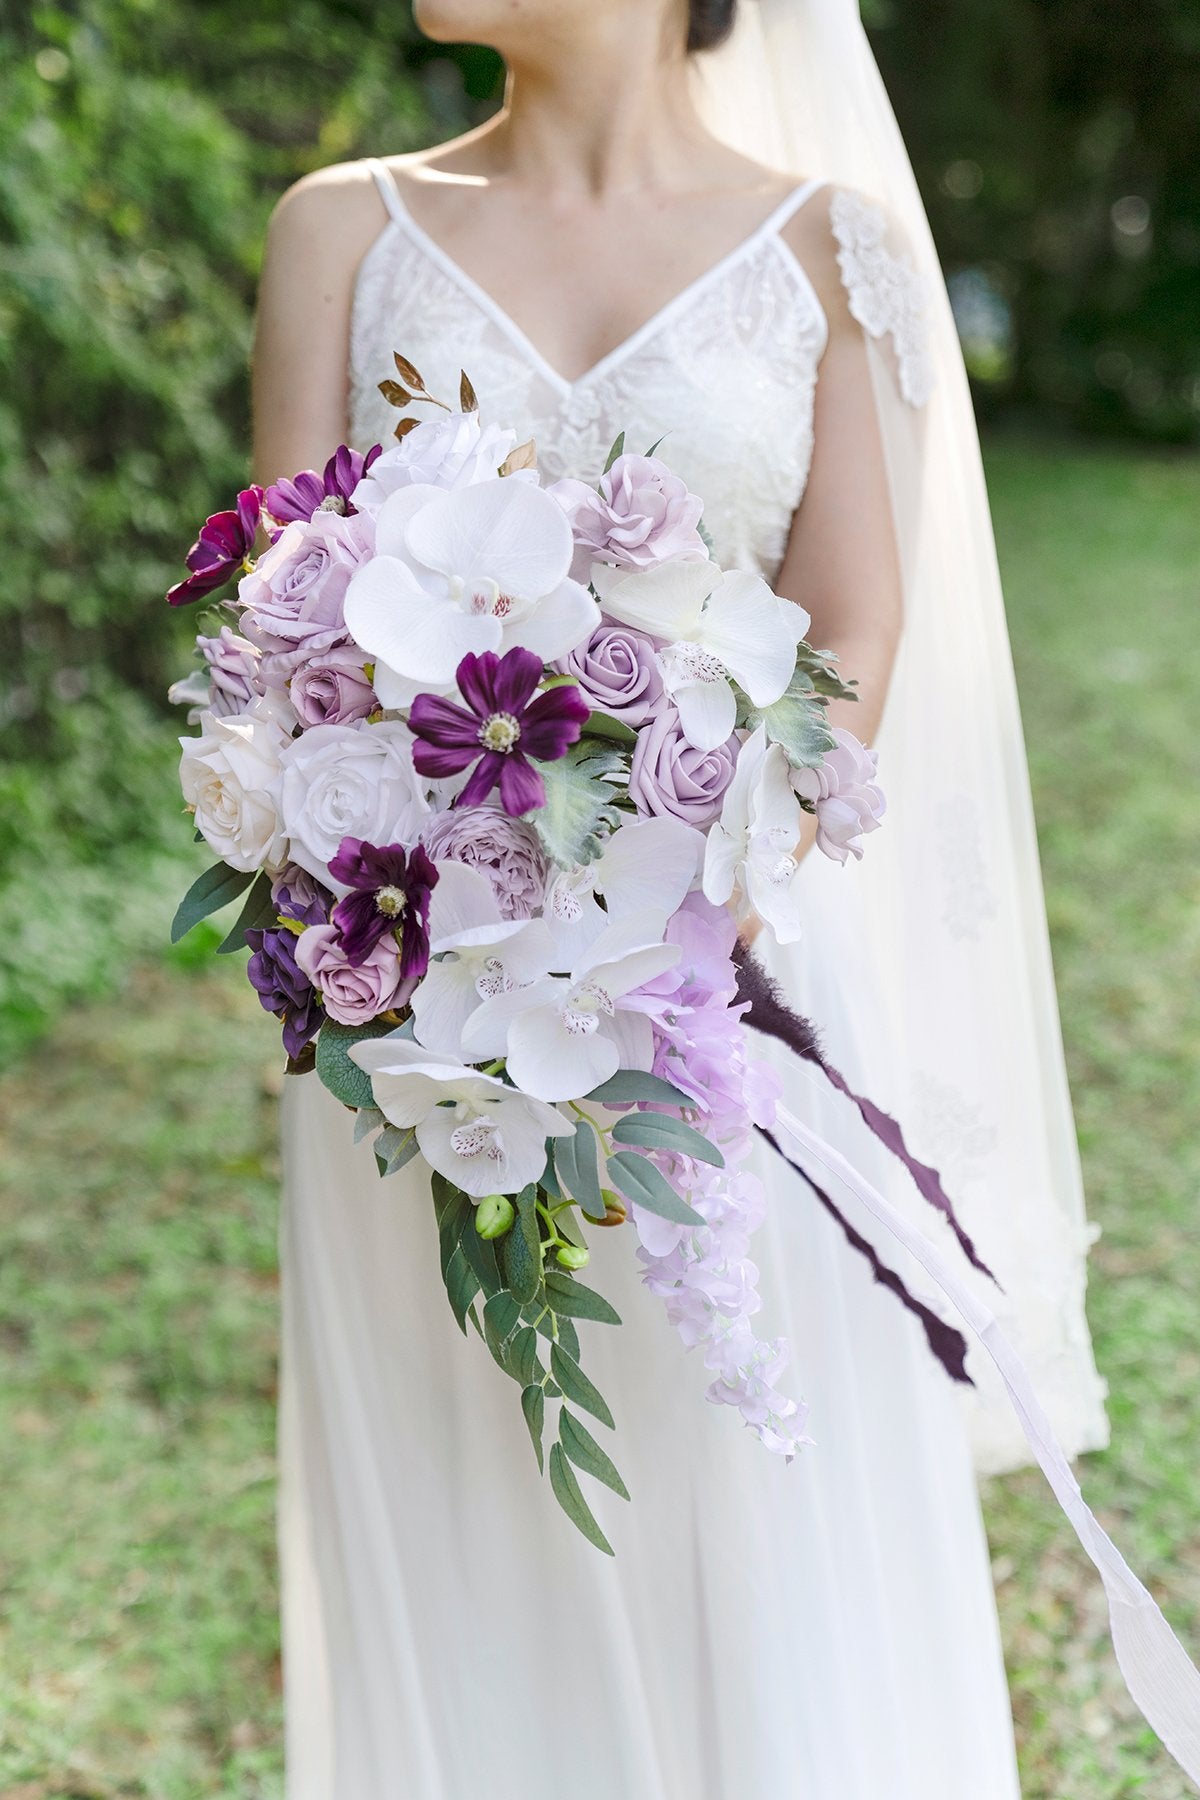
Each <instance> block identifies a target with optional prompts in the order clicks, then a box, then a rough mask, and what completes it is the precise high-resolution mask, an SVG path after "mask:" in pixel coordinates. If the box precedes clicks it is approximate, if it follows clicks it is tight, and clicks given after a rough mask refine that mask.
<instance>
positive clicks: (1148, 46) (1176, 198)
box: [0, 0, 1200, 1800]
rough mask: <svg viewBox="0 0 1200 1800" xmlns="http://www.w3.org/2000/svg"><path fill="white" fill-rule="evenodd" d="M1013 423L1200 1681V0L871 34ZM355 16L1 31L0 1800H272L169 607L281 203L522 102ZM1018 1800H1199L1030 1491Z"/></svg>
mask: <svg viewBox="0 0 1200 1800" xmlns="http://www.w3.org/2000/svg"><path fill="white" fill-rule="evenodd" d="M869 18H870V23H871V28H872V35H873V40H874V43H875V47H876V50H877V53H878V55H879V58H880V61H881V64H882V66H883V69H884V73H885V76H886V78H887V80H888V83H889V86H890V89H891V92H892V94H893V98H894V100H895V103H896V106H897V111H898V113H899V115H900V118H901V123H902V125H903V127H904V129H905V132H906V135H907V137H908V141H909V144H910V147H911V149H912V153H913V157H914V161H915V163H916V166H917V170H918V174H919V177H920V179H921V182H922V187H923V190H924V193H925V196H926V201H927V204H928V206H929V210H930V214H931V217H932V219H933V223H934V229H935V233H936V235H937V238H938V241H939V245H940V248H941V251H942V256H943V261H944V264H945V266H946V269H947V273H948V276H949V277H950V280H951V287H952V293H953V295H954V299H955V304H956V309H957V312H958V315H959V320H960V326H961V329H962V334H963V339H964V346H965V348H966V351H967V355H968V362H969V365H970V367H971V370H972V374H973V376H974V378H975V382H976V394H977V401H978V405H979V410H980V415H981V419H982V420H983V423H984V426H985V446H986V451H987V461H988V472H989V481H990V485H991V490H992V496H993V503H994V506H995V512H996V521H997V531H998V536H999V542H1000V551H1001V562H1002V565H1003V570H1004V575H1005V580H1006V588H1007V593H1008V600H1009V611H1010V621H1011V625H1012V632H1013V643H1014V652H1015V655H1016V660H1017V667H1018V677H1019V681H1020V687H1021V695H1022V703H1023V708H1024V713H1025V722H1026V730H1027V734H1028V738H1029V744H1030V752H1031V762H1032V770H1033V779H1034V789H1035V798H1036V803H1037V810H1038V819H1039V829H1040V834H1041V843H1042V852H1043V858H1044V863H1045V869H1046V877H1047V892H1048V900H1049V907H1050V917H1051V929H1052V933H1053V939H1054V950H1055V958H1056V966H1057V970H1058V975H1059V982H1060V989H1061V993H1062V1000H1063V1019H1064V1031H1065V1036H1066V1042H1067V1050H1068V1057H1069V1061H1070V1068H1071V1076H1072V1085H1073V1090H1074V1094H1075V1103H1076V1112H1077V1117H1078V1122H1079V1128H1080V1136H1081V1142H1082V1146H1083V1152H1084V1160H1085V1172H1086V1176H1087V1182H1088V1190H1089V1199H1090V1206H1091V1210H1092V1214H1093V1216H1094V1217H1095V1218H1097V1219H1098V1220H1099V1221H1100V1223H1101V1224H1102V1225H1103V1228H1104V1235H1103V1237H1102V1239H1101V1241H1100V1243H1099V1245H1098V1246H1097V1249H1096V1251H1095V1252H1094V1255H1093V1264H1092V1268H1093V1275H1092V1285H1091V1290H1090V1300H1089V1310H1090V1315H1091V1319H1092V1324H1093V1329H1094V1332H1095V1337H1096V1348H1097V1356H1098V1360H1099V1363H1100V1366H1101V1369H1102V1371H1103V1372H1104V1374H1105V1375H1106V1376H1107V1377H1108V1379H1109V1381H1110V1383H1111V1384H1112V1389H1113V1399H1112V1405H1111V1412H1112V1418H1113V1425H1114V1433H1115V1439H1116V1448H1115V1449H1114V1450H1112V1451H1110V1452H1106V1453H1104V1454H1101V1455H1095V1456H1091V1457H1088V1458H1087V1459H1085V1461H1084V1463H1083V1466H1082V1469H1081V1474H1082V1478H1083V1480H1084V1485H1085V1489H1086V1491H1087V1493H1088V1494H1089V1497H1090V1498H1091V1499H1092V1501H1093V1504H1095V1505H1096V1506H1097V1507H1098V1509H1099V1510H1100V1512H1101V1515H1102V1517H1103V1518H1104V1520H1105V1522H1106V1524H1108V1525H1109V1526H1110V1528H1112V1529H1113V1530H1114V1531H1115V1533H1116V1535H1117V1537H1118V1539H1119V1541H1120V1542H1121V1543H1122V1545H1123V1546H1124V1547H1125V1548H1126V1550H1127V1551H1128V1552H1129V1553H1130V1555H1131V1557H1132V1559H1133V1560H1134V1562H1135V1563H1136V1564H1137V1566H1138V1567H1139V1568H1140V1569H1141V1570H1142V1572H1143V1573H1144V1574H1145V1575H1146V1577H1147V1579H1148V1581H1149V1583H1150V1585H1151V1587H1152V1588H1154V1589H1155V1591H1156V1592H1157V1593H1159V1594H1160V1596H1162V1597H1166V1598H1168V1599H1169V1601H1170V1603H1171V1604H1170V1607H1169V1610H1170V1611H1171V1614H1172V1617H1173V1620H1174V1622H1175V1623H1176V1624H1177V1626H1178V1627H1179V1628H1180V1629H1181V1630H1182V1631H1183V1633H1184V1636H1185V1641H1188V1642H1189V1643H1190V1645H1191V1647H1192V1649H1193V1651H1194V1652H1196V1653H1197V1654H1200V1458H1198V1457H1197V1449H1198V1448H1200V1403H1198V1401H1197V1387H1198V1382H1197V1377H1198V1376H1200V1323H1198V1321H1200V1306H1198V1304H1197V1302H1198V1300H1200V1238H1198V1235H1197V1233H1196V1229H1195V1225H1196V1194H1197V1178H1198V1175H1200V1141H1198V1136H1197V1131H1196V1125H1195V1120H1196V1118H1197V1116H1200V1075H1198V1069H1200V1057H1198V1052H1200V1019H1198V1016H1197V1005H1196V999H1195V996H1196V993H1197V991H1198V982H1197V977H1198V976H1200V923H1198V920H1200V913H1198V911H1197V906H1196V902H1197V899H1198V898H1200V853H1198V851H1197V844H1198V842H1200V750H1198V749H1197V736H1196V732H1195V728H1194V720H1195V715H1196V699H1197V695H1198V694H1200V648H1198V647H1197V634H1196V631H1195V628H1194V614H1195V602H1196V595H1197V587H1198V584H1200V480H1198V476H1200V455H1198V450H1200V100H1198V98H1197V96H1198V95H1200V4H1198V0H1152V3H1151V0H1105V3H1104V4H1103V5H1100V4H1097V3H1096V0H1092V3H1089V0H886V3H885V0H875V4H874V5H873V6H872V7H871V8H870V13H869ZM496 93H497V69H496V65H495V63H494V61H493V59H492V58H490V57H489V56H488V55H487V54H486V53H482V52H477V51H465V50H464V51H460V52H454V53H452V54H447V53H446V52H445V51H443V50H440V49H435V48H434V47H432V46H428V45H424V44H422V43H421V42H420V41H419V40H418V38H417V34H416V33H415V30H414V28H413V26H412V23H411V19H410V17H409V11H408V8H407V6H405V5H403V4H401V3H400V0H397V3H396V4H395V5H393V6H390V7H387V8H383V7H380V6H379V5H378V4H376V0H289V3H288V4H287V5H284V4H282V3H281V0H259V4H257V5H255V6H254V7H252V8H247V7H246V6H244V5H237V6H235V5H234V4H232V0H204V3H203V4H200V3H199V0H78V3H76V4H72V5H62V6H52V5H46V6H38V5H33V6H28V7H26V6H17V7H16V8H14V6H13V4H12V0H8V4H6V5H5V4H0V542H2V543H3V556H2V558H0V1071H3V1072H2V1073H0V1443H3V1445H4V1452H5V1457H4V1460H5V1479H4V1482H3V1486H2V1487H0V1800H100V1797H101V1796H103V1797H105V1800H108V1797H110V1796H142V1797H147V1800H149V1797H152V1800H197V1797H199V1796H209V1795H213V1796H216V1795H220V1796H227V1797H229V1800H257V1797H260V1796H261V1797H262V1800H268V1797H269V1796H272V1795H277V1794H278V1792H279V1779H278V1777H279V1766H280V1758H279V1731H278V1725H279V1721H278V1682H277V1664H276V1626H275V1617H274V1606H275V1597H274V1588H273V1583H274V1570H273V1543H272V1520H271V1506H272V1478H273V1469H272V1460H271V1458H272V1431H273V1399H274V1353H275V1290H274V1268H275V1251H274V1229H275V1216H274V1215H275V1177H276V1169H275V1160H274V1147H273V1121H272V1100H273V1097H274V1091H275V1088H276V1087H277V1083H278V1077H277V1073H276V1067H277V1064H276V1054H275V1043H274V1032H273V1028H272V1027H271V1025H270V1022H269V1021H268V1020H266V1019H265V1018H264V1016H263V1015H262V1014H261V1013H260V1012H259V1011H258V1009H257V1006H256V1004H255V1003H254V997H253V995H252V994H250V993H249V991H248V990H246V989H244V984H243V983H241V982H240V981H239V978H238V972H237V971H236V970H235V969H232V968H230V967H229V966H227V965H216V964H213V963H211V962H210V959H209V955H208V952H209V951H210V950H211V948H212V945H213V943H214V941H215V936H216V934H215V933H209V934H208V935H207V936H206V935H205V933H204V932H203V931H201V932H198V933H196V934H194V935H193V938H191V939H189V940H187V942H186V944H185V945H184V946H181V947H180V948H179V949H177V950H176V951H174V952H171V953H166V952H164V950H163V948H162V943H163V939H164V937H165V932H166V924H167V921H168V919H169V916H170V911H171V908H172V906H173V902H174V899H175V897H176V895H177V893H178V891H179V889H180V887H181V885H182V882H183V880H184V879H185V878H186V875H187V873H188V872H189V870H190V869H192V868H193V866H195V865H194V861H193V859H194V856H195V854H196V853H195V852H194V851H193V849H192V847H191V845H190V842H189V839H190V833H189V832H188V831H187V830H186V828H185V821H184V820H183V818H182V817H181V814H180V811H179V807H178V800H177V790H176V789H175V786H174V762H175V755H174V752H173V736H172V733H173V731H174V730H177V729H178V722H177V721H176V720H172V719H171V718H170V717H169V715H168V713H167V711H166V708H165V705H164V701H163V695H164V692H165V688H166V685H167V683H168V680H169V679H171V678H172V677H173V676H174V675H176V674H177V673H179V672H180V670H181V669H182V667H183V666H184V665H185V662H186V651H187V644H188V622H187V621H186V620H185V621H182V622H181V621H180V620H179V619H178V618H175V617H172V616H171V615H169V614H168V612H167V609H166V608H165V607H164V606H163V605H162V604H161V595H162V593H163V592H164V590H165V589H166V587H167V586H168V584H169V583H170V582H171V581H173V580H175V579H176V578H177V577H178V575H179V573H180V556H179V552H180V549H181V547H184V546H186V544H187V543H188V542H189V541H190V539H191V537H192V535H193V534H194V530H195V527H196V526H197V524H198V523H199V521H200V520H202V519H203V517H204V516H205V514H206V513H208V512H210V511H212V510H214V509H215V508H216V507H217V506H220V505H224V504H226V503H227V501H228V498H229V496H230V495H231V494H232V493H233V492H235V491H236V489H237V487H238V486H239V485H240V482H241V481H242V479H243V478H244V463H245V447H246V443H247V433H248V404H247V382H246V360H247V352H248V347H249V339H250V329H251V308H252V303H253V292H254V282H255V275H256V269H257V263H258V258H259V256H260V253H261V246H262V241H263V233H264V229H265V223H266V218H267V215H268V212H269V210H270V207H271V204H272V203H273V200H274V199H275V197H276V196H277V195H278V193H279V192H280V191H281V190H282V189H283V188H284V187H285V186H286V185H287V184H288V183H289V182H290V181H292V180H294V179H295V178H296V176H298V175H299V174H301V173H303V172H304V171H306V170H308V169H311V168H314V167H317V166H319V165H321V164H323V163H326V162H330V161H336V160H340V159H342V158H345V157H349V156H355V155H359V154H363V153H366V152H372V153H384V154H387V153H391V152H395V151H400V150H405V149H409V148H413V147H415V146H417V145H419V144H421V143H423V142H427V141H429V140H430V139H431V138H433V137H435V136H444V135H448V134H450V133H452V132H453V131H455V130H457V129H459V128H461V127H462V126H463V125H465V124H467V123H469V122H471V121H472V120H474V119H475V118H477V117H480V116H482V115H483V114H484V113H485V112H486V111H487V110H489V109H490V107H491V106H492V105H493V104H494V100H495V96H496ZM986 1498H987V1510H988V1523H989V1530H990V1533H991V1540H992V1545H993V1552H994V1559H995V1573H996V1578H997V1586H998V1592H999V1595H1000V1600H1001V1606H1002V1612H1003V1618H1004V1626H1005V1641H1006V1653H1007V1656H1008V1662H1009V1671H1010V1676H1011V1680H1012V1685H1013V1691H1014V1697H1015V1704H1016V1709H1017V1715H1018V1723H1019V1729H1020V1736H1021V1744H1022V1758H1023V1764H1024V1774H1025V1784H1026V1794H1027V1800H1123V1797H1125V1796H1135V1795H1137V1796H1142V1797H1143V1800H1175V1797H1176V1796H1182V1795H1184V1794H1185V1793H1186V1791H1187V1790H1186V1787H1185V1785H1184V1783H1183V1779H1182V1777H1177V1776H1176V1775H1175V1774H1174V1773H1173V1771H1172V1769H1171V1768H1170V1767H1168V1766H1167V1764H1166V1759H1165V1758H1164V1757H1163V1756H1162V1755H1161V1754H1160V1753H1159V1752H1158V1751H1157V1749H1156V1747H1155V1745H1154V1742H1153V1739H1152V1738H1151V1736H1150V1734H1149V1733H1147V1732H1146V1731H1144V1730H1143V1729H1140V1728H1139V1726H1138V1724H1137V1723H1136V1721H1135V1719H1134V1716H1133V1715H1132V1710H1131V1708H1130V1706H1129V1705H1128V1703H1127V1702H1126V1701H1125V1699H1124V1696H1123V1690H1122V1689H1121V1687H1120V1683H1119V1680H1118V1679H1117V1677H1116V1675H1115V1672H1114V1670H1113V1666H1112V1663H1111V1658H1110V1656H1109V1653H1108V1652H1107V1650H1106V1649H1104V1648H1102V1645H1103V1641H1104V1625H1103V1613H1104V1609H1103V1600H1102V1596H1101V1594H1100V1592H1099V1587H1098V1583H1097V1582H1096V1581H1095V1580H1094V1579H1093V1577H1092V1576H1091V1573H1090V1571H1089V1570H1088V1569H1087V1567H1086V1565H1084V1564H1083V1561H1082V1558H1081V1556H1080V1555H1079V1554H1078V1553H1077V1552H1076V1551H1075V1549H1074V1548H1073V1541H1068V1540H1069V1533H1068V1532H1067V1530H1066V1528H1065V1524H1063V1523H1062V1522H1061V1520H1060V1519H1059V1516H1058V1514H1057V1509H1056V1508H1055V1507H1054V1505H1053V1502H1052V1501H1051V1500H1050V1499H1049V1497H1048V1495H1047V1493H1046V1491H1045V1488H1044V1484H1043V1483H1042V1481H1041V1479H1040V1477H1038V1476H1035V1475H1034V1474H1033V1473H1025V1474H1021V1475H1018V1476H1013V1477H1009V1478H1006V1479H1004V1480H1002V1481H997V1482H992V1483H990V1484H989V1485H988V1488H987V1495H986Z"/></svg>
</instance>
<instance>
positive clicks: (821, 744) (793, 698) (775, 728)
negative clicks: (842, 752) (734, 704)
mask: <svg viewBox="0 0 1200 1800" xmlns="http://www.w3.org/2000/svg"><path fill="white" fill-rule="evenodd" d="M746 725H747V728H748V729H749V730H750V731H754V730H756V729H757V727H758V726H759V725H765V726H766V728H767V736H768V738H769V739H770V740H771V742H772V743H773V744H782V745H783V748H784V752H785V754H786V755H787V759H788V761H789V762H790V763H791V764H792V766H793V767H794V768H797V769H815V768H817V767H819V765H820V763H821V762H822V760H823V758H824V756H825V752H826V751H827V750H832V749H833V743H834V740H833V734H832V732H831V731H830V729H829V722H828V720H827V719H826V717H825V707H824V705H823V704H822V702H821V701H820V700H818V699H817V697H816V695H815V694H814V693H813V683H812V678H811V677H810V676H809V675H808V674H806V673H805V671H804V670H802V669H798V670H797V671H796V673H795V674H794V675H793V676H792V680H791V684H790V686H789V687H788V690H787V692H786V694H784V695H783V697H782V699H780V700H776V701H775V703H774V705H773V706H764V707H762V708H760V709H759V710H757V711H756V710H753V709H752V710H751V711H749V712H748V713H747V714H746Z"/></svg>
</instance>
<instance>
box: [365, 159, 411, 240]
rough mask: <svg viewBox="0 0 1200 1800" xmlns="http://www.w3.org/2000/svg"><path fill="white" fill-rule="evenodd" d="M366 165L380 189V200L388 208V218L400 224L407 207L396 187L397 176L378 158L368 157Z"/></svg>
mask: <svg viewBox="0 0 1200 1800" xmlns="http://www.w3.org/2000/svg"><path fill="white" fill-rule="evenodd" d="M366 164H367V167H368V169H370V171H371V176H372V179H373V180H374V182H375V186H376V187H377V188H378V189H379V198H380V199H381V200H382V201H383V204H384V205H385V206H386V207H387V210H388V217H389V218H390V219H393V220H395V221H396V223H397V224H399V222H400V221H401V220H402V219H403V218H404V216H405V207H404V202H403V201H402V200H401V198H400V194H399V190H398V189H397V187H396V178H395V176H394V175H393V174H392V171H391V170H390V169H389V168H388V166H387V164H386V163H383V162H380V160H379V158H378V157H377V156H368V157H367V158H366Z"/></svg>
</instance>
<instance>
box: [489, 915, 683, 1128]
mask: <svg viewBox="0 0 1200 1800" xmlns="http://www.w3.org/2000/svg"><path fill="white" fill-rule="evenodd" d="M666 928H667V919H666V914H665V913H662V912H655V911H652V910H648V911H643V912H638V913H633V914H631V915H630V916H629V917H627V918H624V919H619V920H618V921H617V922H616V923H615V924H613V925H609V926H608V927H607V928H606V929H605V930H604V931H602V932H601V934H600V936H599V937H598V938H596V940H595V941H594V943H593V944H592V945H591V947H590V948H589V949H588V950H587V951H585V953H584V954H583V955H582V956H581V957H580V959H579V961H578V962H577V963H576V964H575V966H574V968H573V969H572V970H571V973H570V974H569V975H552V974H551V973H550V972H549V970H550V968H552V967H553V964H552V963H551V964H548V965H547V968H546V970H545V971H543V973H542V975H541V977H540V979H538V980H536V981H533V982H531V983H530V985H529V986H528V987H521V988H511V989H510V990H509V991H508V992H507V993H504V994H498V995H497V996H496V998H495V999H494V1000H485V1001H484V1003H483V1005H482V1006H480V1007H478V1008H477V1009H476V1011H475V1012H473V1013H472V1014H471V1017H470V1018H469V1019H468V1021H467V1026H466V1030H465V1031H464V1032H463V1042H464V1044H465V1046H466V1050H467V1053H468V1055H470V1056H473V1057H478V1058H481V1059H482V1058H484V1057H490V1056H503V1057H505V1058H506V1060H507V1065H508V1073H509V1076H510V1078H511V1079H512V1080H513V1081H515V1082H516V1084H517V1086H518V1087H519V1088H520V1089H521V1091H522V1092H523V1093H526V1094H533V1095H535V1096H536V1097H537V1098H538V1099H539V1100H578V1099H579V1098H581V1096H583V1095H584V1094H589V1093H591V1091H592V1089H593V1088H594V1087H598V1086H599V1084H600V1083H601V1082H602V1081H607V1080H608V1079H609V1078H610V1076H613V1075H615V1074H616V1072H617V1070H618V1069H620V1068H626V1069H648V1068H649V1067H650V1064H651V1062H652V1060H653V1054H654V1043H653V1031H652V1027H651V1024H650V1021H649V1019H648V1018H647V1017H646V1016H645V1014H643V1013H640V1012H637V1011H635V1010H633V1009H630V1008H626V1007H623V1006H622V1004H621V1002H622V1001H623V1000H624V998H625V996H626V995H627V994H630V993H632V992H633V990H634V989H635V988H639V987H642V986H643V985H644V984H645V983H646V982H647V981H653V980H654V978H655V976H657V975H661V974H662V973H663V971H664V970H666V969H669V968H672V967H673V966H674V964H675V963H677V962H678V961H679V957H680V954H681V953H680V950H679V946H678V945H677V944H664V943H663V933H664V932H665V931H666Z"/></svg>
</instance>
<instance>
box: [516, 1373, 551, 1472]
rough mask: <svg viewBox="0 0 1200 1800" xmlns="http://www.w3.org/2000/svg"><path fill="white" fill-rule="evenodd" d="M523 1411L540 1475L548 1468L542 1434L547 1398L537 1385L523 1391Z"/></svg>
mask: <svg viewBox="0 0 1200 1800" xmlns="http://www.w3.org/2000/svg"><path fill="white" fill-rule="evenodd" d="M521 1411H522V1412H523V1413H524V1414H525V1423H526V1425H528V1427H529V1435H530V1437H531V1438H532V1439H533V1449H534V1454H535V1456H536V1457H537V1465H538V1474H539V1475H540V1474H541V1473H542V1472H543V1470H544V1469H545V1467H546V1463H545V1458H544V1457H543V1455H542V1432H543V1430H544V1428H545V1424H546V1396H545V1393H544V1392H543V1390H542V1389H541V1387H539V1386H538V1385H536V1384H535V1383H532V1382H531V1383H530V1385H529V1386H528V1387H526V1388H523V1389H522V1390H521Z"/></svg>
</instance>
